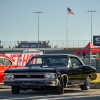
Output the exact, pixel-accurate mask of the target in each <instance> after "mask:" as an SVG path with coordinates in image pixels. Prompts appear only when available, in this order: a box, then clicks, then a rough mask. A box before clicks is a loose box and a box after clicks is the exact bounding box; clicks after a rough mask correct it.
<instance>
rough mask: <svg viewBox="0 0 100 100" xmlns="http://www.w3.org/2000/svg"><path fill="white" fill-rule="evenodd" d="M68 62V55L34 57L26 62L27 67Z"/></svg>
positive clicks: (58, 64) (59, 64) (65, 63)
mask: <svg viewBox="0 0 100 100" xmlns="http://www.w3.org/2000/svg"><path fill="white" fill-rule="evenodd" d="M67 64H68V57H67V56H66V57H58V56H57V57H49V56H47V57H33V58H32V59H30V60H29V62H28V63H27V64H26V67H37V66H48V67H50V66H66V65H67Z"/></svg>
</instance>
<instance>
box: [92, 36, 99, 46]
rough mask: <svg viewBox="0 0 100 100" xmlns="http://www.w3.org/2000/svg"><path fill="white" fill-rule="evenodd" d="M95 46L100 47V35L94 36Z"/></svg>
mask: <svg viewBox="0 0 100 100" xmlns="http://www.w3.org/2000/svg"><path fill="white" fill-rule="evenodd" d="M93 45H95V46H100V35H96V36H93Z"/></svg>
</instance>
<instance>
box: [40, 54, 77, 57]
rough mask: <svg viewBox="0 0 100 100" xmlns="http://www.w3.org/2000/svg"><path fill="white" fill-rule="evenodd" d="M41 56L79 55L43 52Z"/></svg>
mask: <svg viewBox="0 0 100 100" xmlns="http://www.w3.org/2000/svg"><path fill="white" fill-rule="evenodd" d="M40 56H74V57H78V56H77V55H74V54H42V55H40Z"/></svg>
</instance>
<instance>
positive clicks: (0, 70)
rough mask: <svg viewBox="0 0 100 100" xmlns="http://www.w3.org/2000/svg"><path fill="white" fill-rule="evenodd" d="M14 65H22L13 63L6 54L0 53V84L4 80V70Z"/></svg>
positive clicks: (14, 66)
mask: <svg viewBox="0 0 100 100" xmlns="http://www.w3.org/2000/svg"><path fill="white" fill-rule="evenodd" d="M16 67H17V68H20V67H23V66H17V65H15V64H14V63H13V62H12V61H11V60H10V58H9V57H8V56H6V55H5V54H0V84H2V83H3V80H4V71H6V70H7V69H10V68H16Z"/></svg>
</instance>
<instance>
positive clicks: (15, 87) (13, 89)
mask: <svg viewBox="0 0 100 100" xmlns="http://www.w3.org/2000/svg"><path fill="white" fill-rule="evenodd" d="M11 90H12V94H19V91H20V89H19V87H18V86H11Z"/></svg>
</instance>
